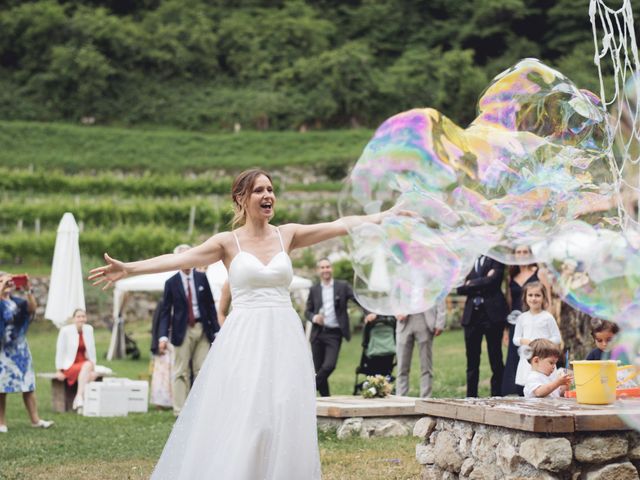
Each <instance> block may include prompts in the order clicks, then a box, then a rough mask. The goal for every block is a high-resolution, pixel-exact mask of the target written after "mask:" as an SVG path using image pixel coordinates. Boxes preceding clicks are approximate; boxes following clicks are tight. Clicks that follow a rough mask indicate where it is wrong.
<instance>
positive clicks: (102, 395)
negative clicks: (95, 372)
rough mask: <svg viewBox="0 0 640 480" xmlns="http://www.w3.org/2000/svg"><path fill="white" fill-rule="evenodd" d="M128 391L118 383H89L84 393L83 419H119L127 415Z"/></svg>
mask: <svg viewBox="0 0 640 480" xmlns="http://www.w3.org/2000/svg"><path fill="white" fill-rule="evenodd" d="M127 397H128V389H127V387H126V386H124V385H122V384H118V383H108V382H91V383H89V384H88V385H87V386H86V388H85V391H84V407H83V409H82V414H83V415H84V416H85V417H121V416H126V415H127Z"/></svg>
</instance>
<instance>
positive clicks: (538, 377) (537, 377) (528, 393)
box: [524, 370, 560, 398]
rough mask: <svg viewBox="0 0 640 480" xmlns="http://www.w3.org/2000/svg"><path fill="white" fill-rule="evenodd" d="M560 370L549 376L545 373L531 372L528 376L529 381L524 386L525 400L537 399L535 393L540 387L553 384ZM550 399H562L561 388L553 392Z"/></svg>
mask: <svg viewBox="0 0 640 480" xmlns="http://www.w3.org/2000/svg"><path fill="white" fill-rule="evenodd" d="M557 373H558V370H554V371H553V372H551V375H549V376H547V375H545V374H544V373H541V372H536V371H535V370H531V372H529V375H528V376H527V381H526V382H525V384H524V397H525V398H537V397H536V394H535V393H533V392H534V391H535V390H536V389H537V388H538V387H540V386H542V385H546V384H547V383H550V382H553V381H554V380H555V379H556V375H557ZM547 396H548V397H554V398H560V387H558V388H556V389H555V390H554V391H553V392H551V393H550V394H549V395H547Z"/></svg>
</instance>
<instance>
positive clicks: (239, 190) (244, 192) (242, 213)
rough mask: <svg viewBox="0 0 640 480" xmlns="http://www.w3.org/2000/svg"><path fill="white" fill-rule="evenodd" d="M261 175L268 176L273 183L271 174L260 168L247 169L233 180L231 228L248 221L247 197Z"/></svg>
mask: <svg viewBox="0 0 640 480" xmlns="http://www.w3.org/2000/svg"><path fill="white" fill-rule="evenodd" d="M260 175H264V176H265V177H267V178H268V179H269V181H270V182H271V184H272V185H273V180H271V175H269V174H268V173H267V172H265V171H264V170H261V169H259V168H251V169H249V170H245V171H244V172H242V173H240V174H239V175H238V176H237V177H236V178H235V180H234V181H233V186H232V187H231V200H232V201H233V219H232V220H231V229H234V228H235V227H236V225H244V224H245V222H246V221H247V199H248V198H249V195H250V194H251V190H252V189H253V184H254V183H255V182H256V179H257V178H258V177H259V176H260Z"/></svg>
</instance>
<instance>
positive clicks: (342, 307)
mask: <svg viewBox="0 0 640 480" xmlns="http://www.w3.org/2000/svg"><path fill="white" fill-rule="evenodd" d="M317 267H318V275H319V276H320V283H317V284H315V285H314V286H313V287H311V290H310V291H309V298H308V299H307V308H306V309H305V317H306V319H307V320H309V321H310V322H311V323H312V324H313V325H312V328H311V336H310V338H309V341H310V342H311V353H312V354H313V364H314V366H315V369H316V388H317V389H318V391H319V392H320V395H322V396H323V397H328V396H329V395H330V393H329V375H331V372H333V371H334V370H335V368H336V363H337V362H338V353H340V345H341V344H342V337H344V338H346V339H347V341H349V340H350V339H351V330H350V328H349V315H348V313H347V301H349V300H353V301H354V302H356V303H357V301H356V298H355V297H354V295H353V290H352V289H351V286H350V285H349V284H348V283H347V282H344V281H342V280H334V278H333V268H332V266H331V262H330V261H329V260H328V259H326V258H323V259H321V260H320V261H319V262H318V264H317ZM369 315H372V314H369ZM374 317H375V315H374Z"/></svg>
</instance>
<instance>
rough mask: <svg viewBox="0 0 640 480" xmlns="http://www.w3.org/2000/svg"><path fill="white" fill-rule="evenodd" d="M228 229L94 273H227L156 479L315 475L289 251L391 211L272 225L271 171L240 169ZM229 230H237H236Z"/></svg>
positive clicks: (308, 376) (101, 280)
mask: <svg viewBox="0 0 640 480" xmlns="http://www.w3.org/2000/svg"><path fill="white" fill-rule="evenodd" d="M231 197H232V200H233V206H234V210H235V216H234V219H233V227H235V226H236V225H240V227H239V228H237V229H235V230H232V231H231V232H225V233H219V234H217V235H214V236H213V237H211V238H209V239H208V240H207V241H205V242H204V243H202V244H201V245H199V246H197V247H194V248H192V249H191V250H187V251H186V252H183V253H179V254H168V255H161V256H159V257H154V258H150V259H147V260H142V261H138V262H131V263H123V262H120V261H118V260H115V259H113V258H110V257H109V256H108V255H107V254H105V256H104V258H105V261H106V265H104V266H102V267H98V268H95V269H93V270H92V271H91V275H90V276H89V279H90V280H94V285H103V287H104V288H108V287H109V286H111V285H112V284H113V282H115V281H116V280H119V279H121V278H123V277H125V276H127V275H138V274H142V273H155V272H163V271H169V270H178V269H186V268H191V267H195V266H199V265H209V264H212V263H214V262H216V261H218V260H222V261H223V262H224V264H225V266H226V267H227V270H228V272H229V283H230V286H231V294H232V298H233V311H232V312H231V314H230V315H229V317H228V318H227V320H226V321H225V323H224V326H223V327H222V329H221V330H220V332H219V333H218V336H217V337H216V340H215V342H214V343H213V347H212V348H211V350H210V351H209V354H208V356H207V359H206V361H205V363H204V365H203V367H202V369H201V371H200V374H199V375H198V376H197V378H196V381H195V383H194V385H193V388H192V390H191V393H190V394H189V397H188V398H187V402H186V404H185V406H184V409H183V411H182V413H181V414H180V416H179V418H178V420H177V421H176V424H175V425H174V427H173V431H172V432H171V435H170V437H169V440H168V441H167V444H166V445H165V447H164V450H163V452H162V456H161V457H160V460H159V461H158V464H157V465H156V468H155V470H154V472H153V476H152V479H216V480H256V479H261V480H262V479H269V480H282V479H292V480H299V479H305V480H312V479H319V478H320V477H321V473H320V457H319V452H318V439H317V430H316V412H315V383H314V369H313V363H312V360H311V353H310V351H309V348H308V346H307V344H306V341H305V337H304V333H303V329H302V328H301V325H300V319H299V317H298V315H297V314H296V312H295V310H294V309H293V308H292V306H291V300H290V296H289V291H288V287H289V284H290V283H291V279H292V275H293V270H292V266H291V260H290V258H289V252H290V251H291V250H294V249H296V248H303V247H308V246H310V245H313V244H316V243H318V242H321V241H323V240H327V239H329V238H333V237H336V236H339V235H345V234H346V233H347V229H349V228H352V227H355V226H357V225H359V224H361V223H363V222H375V223H379V222H380V221H381V220H382V218H383V217H384V216H386V215H388V214H389V211H387V212H382V213H378V214H373V215H368V216H351V217H343V218H341V219H338V220H336V221H333V222H329V223H320V224H316V225H298V224H287V225H283V226H281V227H274V226H272V225H270V224H269V221H270V220H271V218H272V217H273V214H274V207H275V204H276V196H275V193H274V191H273V184H272V181H271V177H270V176H269V174H268V173H266V172H264V171H262V170H259V169H251V170H247V171H245V172H242V173H241V174H240V175H238V176H237V177H236V179H235V181H234V182H233V187H232V191H231ZM233 227H232V228H233Z"/></svg>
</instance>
